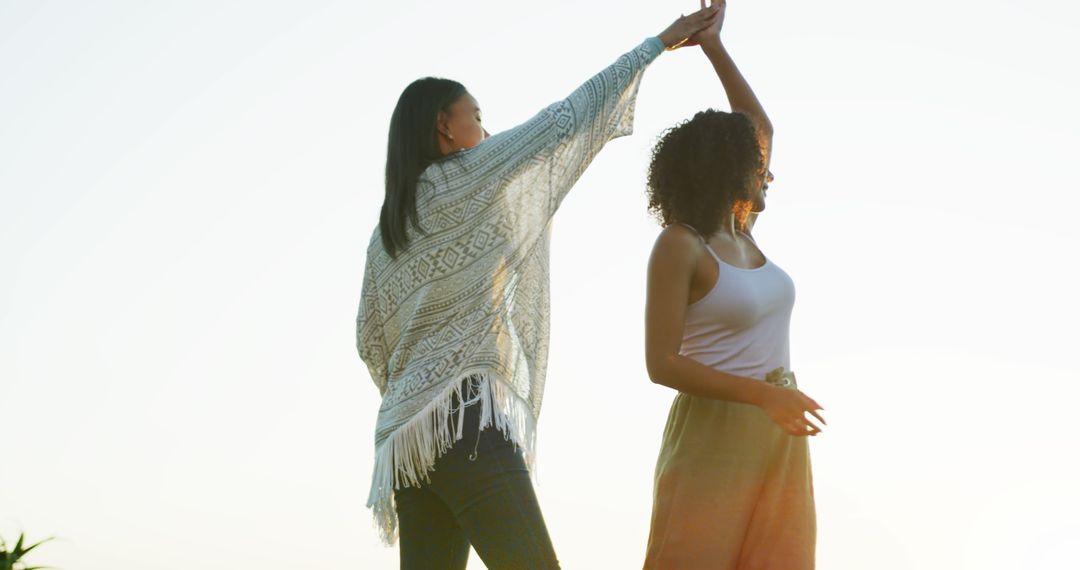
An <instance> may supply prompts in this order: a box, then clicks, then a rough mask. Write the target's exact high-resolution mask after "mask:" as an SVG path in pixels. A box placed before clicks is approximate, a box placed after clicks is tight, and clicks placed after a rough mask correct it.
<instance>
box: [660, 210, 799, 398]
mask: <svg viewBox="0 0 1080 570" xmlns="http://www.w3.org/2000/svg"><path fill="white" fill-rule="evenodd" d="M691 229H693V228H691ZM695 233H696V232H695ZM698 237H699V238H701V236H700V235H698ZM747 238H748V239H750V240H751V242H753V239H752V238H749V236H747ZM701 242H702V243H703V244H704V245H705V249H706V251H708V252H709V255H711V256H712V258H713V259H715V260H716V264H717V265H718V266H719V271H718V274H717V278H716V284H715V285H714V286H713V288H712V289H711V290H709V292H708V293H706V294H705V296H704V297H702V298H701V299H698V300H697V301H695V302H693V303H691V304H690V305H689V306H687V308H686V323H685V325H684V327H683V339H682V345H681V346H680V348H679V354H682V355H683V356H687V357H690V358H693V359H694V360H696V361H698V362H700V363H702V364H704V365H706V366H709V367H711V368H713V369H716V370H719V371H721V372H726V373H728V374H735V375H737V376H744V377H749V378H755V379H758V380H763V379H764V378H765V375H766V374H768V373H769V372H770V371H772V370H773V369H775V368H777V367H779V366H783V367H784V368H785V369H787V370H790V369H791V362H790V350H789V348H790V344H789V341H788V335H789V331H790V326H791V309H792V307H793V306H794V305H795V283H794V282H793V281H792V280H791V277H789V276H788V274H787V273H785V272H784V270H783V269H780V268H779V267H777V266H776V264H774V263H773V262H772V261H770V260H769V258H767V257H765V256H764V254H762V257H765V263H764V265H761V266H760V267H755V268H753V269H743V268H741V267H735V266H734V265H729V264H727V263H724V261H723V260H721V259H720V257H719V256H718V255H716V252H715V251H713V249H712V247H710V246H709V244H708V242H706V241H705V240H704V239H701ZM755 245H756V244H755Z"/></svg>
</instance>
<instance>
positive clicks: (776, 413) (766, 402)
mask: <svg viewBox="0 0 1080 570" xmlns="http://www.w3.org/2000/svg"><path fill="white" fill-rule="evenodd" d="M758 406H759V407H760V408H761V409H762V411H764V412H765V414H766V415H768V416H769V419H771V420H772V421H773V422H774V423H776V425H778V426H780V428H781V429H783V430H784V431H786V432H787V433H789V434H791V435H799V436H804V435H817V434H818V433H820V432H821V426H819V425H817V424H816V423H814V422H812V421H810V420H809V419H807V417H806V413H807V412H809V413H810V414H811V415H812V416H814V417H815V418H817V419H818V421H820V422H821V425H825V418H823V417H821V414H819V413H818V410H824V408H822V407H821V405H820V404H818V403H817V402H815V401H814V400H813V398H811V397H809V396H807V395H806V394H803V393H802V392H800V391H799V390H796V389H791V388H779V387H776V386H769V388H768V389H767V390H766V391H765V395H764V397H762V398H761V401H760V402H759V404H758Z"/></svg>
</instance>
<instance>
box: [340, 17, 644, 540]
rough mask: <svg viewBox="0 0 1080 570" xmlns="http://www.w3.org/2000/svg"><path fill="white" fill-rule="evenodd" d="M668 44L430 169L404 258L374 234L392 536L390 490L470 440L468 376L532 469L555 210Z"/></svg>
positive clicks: (370, 362) (375, 489)
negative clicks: (464, 406) (455, 417)
mask: <svg viewBox="0 0 1080 570" xmlns="http://www.w3.org/2000/svg"><path fill="white" fill-rule="evenodd" d="M662 51H663V45H662V44H661V43H660V41H659V40H658V39H657V38H649V39H647V40H646V41H645V42H643V43H642V44H641V45H639V46H638V47H636V48H634V49H633V50H631V51H630V52H629V53H626V54H624V55H623V56H621V57H620V58H619V59H618V60H616V61H615V63H614V64H612V65H611V66H609V67H607V68H606V69H604V70H603V71H601V72H600V73H598V74H597V75H596V76H594V77H593V78H591V79H589V80H588V81H587V82H586V83H585V84H583V85H582V86H581V87H579V88H578V89H576V90H575V91H574V92H573V93H571V94H570V96H569V97H567V98H566V99H563V100H562V101H558V102H557V103H554V104H552V105H550V106H549V107H547V108H546V109H544V110H542V111H541V112H540V113H539V114H537V115H536V116H535V117H533V118H532V119H530V120H528V121H527V122H525V123H524V124H522V125H519V126H517V127H515V128H513V129H510V130H508V131H506V132H503V133H499V134H497V135H494V136H492V137H490V138H488V139H486V140H484V141H483V142H481V143H480V144H479V145H477V146H475V147H473V148H470V149H467V150H463V151H460V152H457V153H455V154H453V155H451V156H450V157H447V158H446V159H444V160H442V161H441V162H438V163H436V164H434V165H432V166H430V167H428V168H427V170H425V171H424V173H423V174H422V176H421V177H420V180H419V183H418V184H417V189H416V204H417V214H418V220H419V223H420V227H422V228H423V229H424V231H425V232H426V233H425V234H417V233H415V232H413V233H410V239H411V243H410V244H409V247H408V248H407V249H406V250H405V251H403V252H400V253H399V254H398V256H397V258H396V259H392V258H391V257H390V256H389V255H388V254H387V253H386V250H385V249H384V247H383V244H382V239H381V237H380V232H379V229H378V228H376V229H375V231H374V232H373V233H372V237H371V242H370V244H369V245H368V251H367V265H366V267H365V271H364V285H363V293H362V295H361V301H360V311H359V315H358V316H357V323H356V342H357V347H358V349H359V351H360V357H361V358H362V359H363V360H364V362H365V363H366V364H367V366H368V370H369V372H370V373H371V378H372V380H374V382H375V384H376V386H378V388H379V391H380V393H381V394H382V405H381V406H380V408H379V416H378V422H377V425H376V428H375V472H374V477H373V481H372V485H371V494H370V496H369V498H368V506H369V507H372V508H373V510H374V514H375V519H376V523H377V525H378V527H379V529H380V533H381V535H382V538H383V540H384V541H386V542H387V543H392V542H394V540H395V539H396V536H397V518H396V515H395V509H394V503H393V489H395V488H400V487H402V486H413V485H418V484H420V483H421V482H422V481H425V480H427V473H428V471H429V470H430V469H431V467H432V465H433V464H434V462H435V459H436V458H437V457H438V456H440V455H441V454H442V453H443V452H444V451H446V450H447V449H448V448H449V447H450V446H451V444H453V442H454V441H456V440H457V439H460V438H461V432H460V427H459V428H458V429H457V430H456V431H455V430H454V429H453V425H454V424H453V423H451V420H450V413H451V403H452V402H453V401H454V398H455V397H460V396H461V390H462V383H463V380H464V379H465V378H468V377H473V378H474V381H475V382H477V385H478V387H479V394H480V398H479V405H480V406H482V409H481V429H483V428H484V427H489V426H492V425H494V427H495V428H496V429H499V430H500V431H502V432H503V433H504V434H505V435H506V436H507V437H508V438H510V439H511V440H513V441H514V442H515V443H516V444H517V445H518V446H519V447H521V448H522V449H523V450H524V452H525V457H526V461H527V462H528V463H529V464H530V466H531V464H532V458H533V447H534V442H535V425H536V418H537V416H538V414H539V413H540V404H541V400H542V398H543V394H544V375H545V370H546V367H547V354H548V321H549V313H548V286H549V275H548V252H549V226H550V221H551V217H552V216H553V215H554V214H555V211H556V210H557V209H558V207H559V204H560V203H561V202H562V200H563V198H564V197H565V196H566V194H567V192H568V191H569V190H570V188H571V187H572V186H573V185H574V183H575V182H576V181H577V179H578V178H579V177H580V176H581V174H582V173H583V172H584V170H585V168H586V167H587V166H588V165H589V163H590V162H591V161H592V159H593V157H595V156H596V154H597V153H598V152H599V151H600V149H601V148H602V147H603V146H604V144H605V143H607V142H608V141H609V140H611V139H613V138H616V137H619V136H623V135H628V134H630V133H631V131H632V129H633V115H634V101H635V98H636V96H637V90H638V85H639V83H640V81H641V76H642V74H643V72H644V70H645V67H646V66H647V65H648V64H649V63H650V62H652V60H653V59H655V58H656V57H657V55H659V54H660V53H661V52H662ZM459 413H460V412H459Z"/></svg>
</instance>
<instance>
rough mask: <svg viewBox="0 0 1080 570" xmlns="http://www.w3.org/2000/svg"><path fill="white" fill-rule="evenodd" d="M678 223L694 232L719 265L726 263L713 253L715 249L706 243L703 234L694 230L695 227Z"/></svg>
mask: <svg viewBox="0 0 1080 570" xmlns="http://www.w3.org/2000/svg"><path fill="white" fill-rule="evenodd" d="M676 223H678V224H679V225H680V226H683V227H684V228H687V229H689V230H690V231H692V232H694V235H696V236H697V238H698V241H700V242H701V245H703V246H705V251H707V252H709V255H711V256H712V258H713V259H715V260H716V262H717V263H719V264H723V263H724V262H723V261H721V260H720V256H719V255H716V252H715V251H713V248H712V246H711V245H709V242H708V241H706V240H705V238H704V237H703V236H702V235H701V232H699V231H697V229H696V228H694V226H691V225H690V224H684V223H682V222H676Z"/></svg>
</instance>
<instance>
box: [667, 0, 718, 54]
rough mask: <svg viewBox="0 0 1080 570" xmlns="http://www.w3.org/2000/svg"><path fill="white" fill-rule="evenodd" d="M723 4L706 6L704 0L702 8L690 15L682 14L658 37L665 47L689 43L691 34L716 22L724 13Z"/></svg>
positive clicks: (670, 47)
mask: <svg viewBox="0 0 1080 570" xmlns="http://www.w3.org/2000/svg"><path fill="white" fill-rule="evenodd" d="M721 6H722V5H719V4H714V5H712V6H705V3H704V2H702V3H701V9H700V10H698V11H697V12H694V13H693V14H690V15H689V16H680V17H679V18H678V19H677V20H675V21H674V22H672V23H671V25H670V26H668V27H667V28H666V29H665V30H664V31H662V32H660V34H659V35H657V37H658V38H660V41H661V42H663V43H664V47H666V48H669V49H674V48H676V47H682V46H684V45H688V40H689V38H690V37H691V36H693V35H694V34H697V33H698V32H700V31H701V30H704V29H707V28H709V27H710V26H713V25H714V24H715V22H716V18H717V17H720V15H721V14H722V13H723V11H722V9H721Z"/></svg>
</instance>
